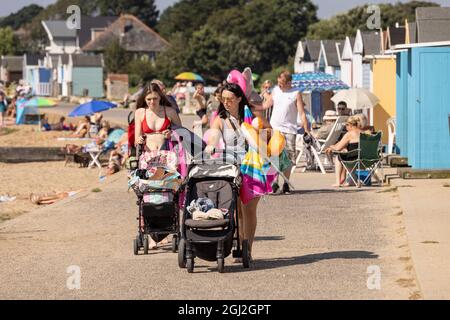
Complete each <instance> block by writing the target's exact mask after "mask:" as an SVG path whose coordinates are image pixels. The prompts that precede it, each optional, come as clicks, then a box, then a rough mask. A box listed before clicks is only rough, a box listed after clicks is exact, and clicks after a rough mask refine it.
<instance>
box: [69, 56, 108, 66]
mask: <svg viewBox="0 0 450 320" xmlns="http://www.w3.org/2000/svg"><path fill="white" fill-rule="evenodd" d="M72 65H73V66H74V67H103V57H102V56H101V55H95V56H91V55H84V54H73V55H72Z"/></svg>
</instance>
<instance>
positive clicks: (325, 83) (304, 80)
mask: <svg viewBox="0 0 450 320" xmlns="http://www.w3.org/2000/svg"><path fill="white" fill-rule="evenodd" d="M292 87H293V90H298V91H301V92H304V91H316V92H322V91H335V90H343V89H348V88H349V86H348V85H347V84H345V83H344V82H343V81H341V80H340V79H338V78H337V77H335V76H334V75H332V74H328V73H325V72H302V73H296V74H293V75H292Z"/></svg>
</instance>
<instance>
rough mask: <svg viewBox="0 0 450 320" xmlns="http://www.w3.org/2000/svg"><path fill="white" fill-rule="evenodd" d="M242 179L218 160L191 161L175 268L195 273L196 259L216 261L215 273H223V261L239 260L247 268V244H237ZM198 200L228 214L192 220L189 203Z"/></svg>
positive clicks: (245, 241)
mask: <svg viewBox="0 0 450 320" xmlns="http://www.w3.org/2000/svg"><path fill="white" fill-rule="evenodd" d="M240 184H241V177H240V172H239V169H238V167H237V166H236V165H235V164H229V163H224V162H223V159H218V160H212V159H210V160H194V161H193V163H192V165H191V166H190V168H189V173H188V176H187V179H186V183H185V187H186V201H185V206H184V210H183V219H182V221H181V235H180V236H181V237H180V241H179V246H178V265H179V267H180V268H187V271H188V272H189V273H192V272H193V271H194V259H195V258H196V257H198V258H201V259H203V260H207V261H217V266H218V271H219V272H220V273H223V272H224V266H225V258H226V257H227V256H229V255H230V254H231V251H232V249H233V245H235V247H236V249H235V250H233V257H235V258H238V257H239V258H240V257H242V260H243V265H244V268H248V267H249V261H250V257H249V251H248V241H247V240H244V241H243V242H242V248H241V246H240V241H239V219H238V215H239V214H240V212H238V205H237V204H238V197H239V187H240ZM199 198H203V199H204V198H207V199H210V200H212V202H213V203H214V206H215V208H217V209H222V210H224V212H225V211H227V212H228V213H227V214H226V215H224V217H223V219H215V220H206V219H205V220H194V219H193V216H192V214H191V212H190V211H189V210H188V206H189V204H191V203H192V201H196V200H197V199H199Z"/></svg>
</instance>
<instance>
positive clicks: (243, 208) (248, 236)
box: [239, 198, 260, 256]
mask: <svg viewBox="0 0 450 320" xmlns="http://www.w3.org/2000/svg"><path fill="white" fill-rule="evenodd" d="M259 200H260V198H254V199H253V200H251V201H250V202H249V203H247V204H245V205H244V204H242V203H241V201H239V207H240V208H239V209H240V212H241V214H240V215H239V226H240V228H239V238H240V241H241V243H242V240H244V239H245V240H248V244H249V251H250V256H251V252H252V247H253V241H254V239H255V233H256V224H257V217H256V211H257V208H258V203H259Z"/></svg>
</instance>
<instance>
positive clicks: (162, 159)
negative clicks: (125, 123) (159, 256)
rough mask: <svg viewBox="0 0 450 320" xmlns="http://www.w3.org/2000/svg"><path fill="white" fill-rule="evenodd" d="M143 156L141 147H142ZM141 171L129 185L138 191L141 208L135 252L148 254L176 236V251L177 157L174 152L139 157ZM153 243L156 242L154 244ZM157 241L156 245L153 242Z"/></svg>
mask: <svg viewBox="0 0 450 320" xmlns="http://www.w3.org/2000/svg"><path fill="white" fill-rule="evenodd" d="M138 155H139V148H138ZM138 158H139V161H138V164H137V169H136V170H134V171H133V172H132V173H131V179H130V180H129V182H128V184H129V186H130V187H131V188H132V189H133V190H134V191H135V193H136V196H137V198H138V201H137V203H136V204H137V205H138V206H139V216H138V221H139V227H138V235H137V236H136V239H134V243H133V249H134V254H135V255H137V254H138V253H139V250H140V249H141V248H142V249H143V251H144V254H148V250H149V248H154V247H156V244H157V243H158V242H160V241H161V240H163V239H165V238H167V236H169V235H170V234H173V239H172V251H173V252H176V250H177V245H178V240H177V238H178V232H179V224H178V221H179V208H180V206H179V199H180V197H179V195H180V193H179V190H180V186H181V179H180V178H181V176H180V174H179V173H178V172H177V167H176V163H177V156H176V153H175V152H172V151H152V152H146V153H144V154H143V155H139V157H138ZM151 240H152V241H151ZM150 242H153V243H150Z"/></svg>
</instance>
